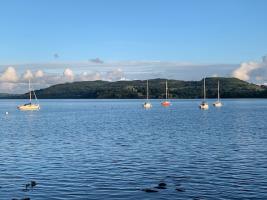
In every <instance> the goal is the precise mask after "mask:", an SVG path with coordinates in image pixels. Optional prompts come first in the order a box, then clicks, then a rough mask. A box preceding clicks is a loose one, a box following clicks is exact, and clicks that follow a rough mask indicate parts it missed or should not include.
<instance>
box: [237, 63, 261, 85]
mask: <svg viewBox="0 0 267 200" xmlns="http://www.w3.org/2000/svg"><path fill="white" fill-rule="evenodd" d="M260 67H261V65H259V64H258V63H256V62H246V63H241V65H240V67H239V68H237V69H236V70H234V71H233V76H234V77H235V78H238V79H241V80H244V81H248V80H249V79H250V74H251V72H253V71H254V70H256V69H258V68H260Z"/></svg>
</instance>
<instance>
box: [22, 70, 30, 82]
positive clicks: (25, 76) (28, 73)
mask: <svg viewBox="0 0 267 200" xmlns="http://www.w3.org/2000/svg"><path fill="white" fill-rule="evenodd" d="M22 77H23V79H24V80H29V79H32V78H33V74H32V72H31V70H29V69H27V70H26V71H25V73H24V74H23V76H22Z"/></svg>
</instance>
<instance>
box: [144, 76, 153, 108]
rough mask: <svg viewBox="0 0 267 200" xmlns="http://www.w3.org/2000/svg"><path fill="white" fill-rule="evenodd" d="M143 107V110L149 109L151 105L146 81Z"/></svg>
mask: <svg viewBox="0 0 267 200" xmlns="http://www.w3.org/2000/svg"><path fill="white" fill-rule="evenodd" d="M143 107H144V108H145V109H150V108H152V104H151V103H150V102H149V100H148V80H147V81H146V102H145V103H144V104H143Z"/></svg>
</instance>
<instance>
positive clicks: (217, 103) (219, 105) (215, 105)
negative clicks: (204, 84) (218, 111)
mask: <svg viewBox="0 0 267 200" xmlns="http://www.w3.org/2000/svg"><path fill="white" fill-rule="evenodd" d="M213 106H214V107H218V108H219V107H222V103H221V102H219V101H216V102H214V103H213Z"/></svg>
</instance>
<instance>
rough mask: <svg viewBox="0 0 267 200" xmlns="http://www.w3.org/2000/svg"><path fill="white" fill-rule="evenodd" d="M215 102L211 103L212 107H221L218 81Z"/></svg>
mask: <svg viewBox="0 0 267 200" xmlns="http://www.w3.org/2000/svg"><path fill="white" fill-rule="evenodd" d="M217 98H218V99H217V101H216V102H214V103H213V106H214V107H222V102H221V101H220V81H219V80H218V97H217Z"/></svg>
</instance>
